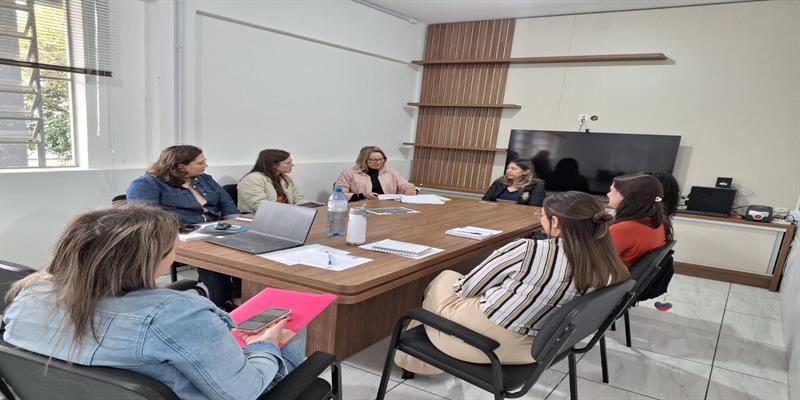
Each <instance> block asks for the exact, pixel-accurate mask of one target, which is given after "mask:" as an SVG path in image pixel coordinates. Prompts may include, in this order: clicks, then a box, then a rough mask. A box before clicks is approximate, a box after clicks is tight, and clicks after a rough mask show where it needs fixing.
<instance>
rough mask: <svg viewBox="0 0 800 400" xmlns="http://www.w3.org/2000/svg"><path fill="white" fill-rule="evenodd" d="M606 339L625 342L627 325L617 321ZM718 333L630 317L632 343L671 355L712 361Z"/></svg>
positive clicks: (707, 361) (707, 362) (633, 345)
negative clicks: (615, 327)
mask: <svg viewBox="0 0 800 400" xmlns="http://www.w3.org/2000/svg"><path fill="white" fill-rule="evenodd" d="M606 339H607V340H612V339H613V340H614V341H616V342H617V343H621V344H623V345H624V343H625V324H624V323H623V321H622V320H619V321H617V330H616V331H606ZM716 344H717V334H716V333H713V334H711V333H709V332H708V331H704V330H700V329H694V328H689V327H685V326H680V325H675V324H670V323H668V322H664V321H658V320H653V319H646V318H641V317H636V316H631V345H632V347H633V348H635V349H641V350H648V351H652V352H655V353H660V354H665V355H668V356H673V357H679V358H684V359H687V360H692V361H697V362H700V363H704V364H709V365H710V364H711V362H712V360H713V358H714V347H715V346H716Z"/></svg>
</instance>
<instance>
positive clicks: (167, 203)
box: [126, 145, 242, 311]
mask: <svg viewBox="0 0 800 400" xmlns="http://www.w3.org/2000/svg"><path fill="white" fill-rule="evenodd" d="M206 166H207V165H206V157H205V156H204V155H203V151H202V150H200V149H199V148H197V147H195V146H188V145H184V146H170V147H167V148H166V149H164V151H162V152H161V156H160V157H159V158H158V161H156V163H155V164H153V166H151V167H150V169H148V170H147V174H146V175H144V176H141V177H139V178H137V179H136V180H134V181H133V182H132V183H131V185H130V187H128V192H127V194H126V195H127V200H128V202H131V203H144V204H150V205H154V206H158V207H160V208H163V209H165V210H167V211H171V212H173V213H175V215H176V216H177V217H178V220H179V221H180V223H181V224H200V223H203V222H210V221H218V220H220V219H231V218H234V217H235V216H236V214H238V213H239V210H238V209H236V205H235V204H233V200H232V199H231V197H230V196H228V193H227V192H225V190H224V189H222V187H221V186H220V185H219V184H218V183H217V182H215V181H214V178H212V177H211V175H206V173H205V171H206ZM197 274H198V277H199V280H200V282H203V284H205V285H206V287H207V288H208V291H209V297H210V298H211V301H213V302H214V304H216V305H217V306H218V307H224V308H225V309H226V310H228V311H230V310H232V309H233V308H234V307H235V306H234V299H237V300H238V299H239V298H240V297H241V295H242V281H241V279H239V278H234V277H231V276H228V275H225V274H220V273H218V272H214V271H209V270H206V269H202V268H198V269H197Z"/></svg>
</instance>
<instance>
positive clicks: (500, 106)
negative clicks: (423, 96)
mask: <svg viewBox="0 0 800 400" xmlns="http://www.w3.org/2000/svg"><path fill="white" fill-rule="evenodd" d="M408 105H410V106H414V107H461V108H509V109H513V110H519V109H520V108H522V106H520V105H519V104H466V103H446V104H434V103H408Z"/></svg>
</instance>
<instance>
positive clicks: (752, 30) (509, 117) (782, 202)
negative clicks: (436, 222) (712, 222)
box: [494, 1, 800, 207]
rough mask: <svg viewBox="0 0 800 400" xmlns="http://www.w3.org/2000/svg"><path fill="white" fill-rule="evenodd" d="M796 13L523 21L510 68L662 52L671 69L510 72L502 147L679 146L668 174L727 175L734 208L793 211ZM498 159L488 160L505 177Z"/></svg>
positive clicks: (798, 73)
mask: <svg viewBox="0 0 800 400" xmlns="http://www.w3.org/2000/svg"><path fill="white" fill-rule="evenodd" d="M798 20H800V2H798V1H765V2H749V3H738V4H724V5H712V6H702V7H688V8H672V9H661V10H648V11H631V12H617V13H604V14H586V15H577V16H561V17H546V18H529V19H520V20H517V23H516V31H515V33H514V44H513V47H512V51H511V56H512V57H524V56H548V55H583V54H615V53H651V52H662V53H664V54H666V55H667V56H668V57H669V61H668V62H645V63H595V64H585V63H576V64H571V65H567V64H540V65H530V64H529V65H523V64H516V65H512V66H511V67H510V70H509V74H508V82H507V85H506V86H507V88H506V95H505V99H504V102H506V103H513V104H520V105H522V109H521V110H507V111H504V113H503V118H502V120H501V123H500V135H499V138H498V143H497V145H498V147H506V146H507V145H508V136H509V134H510V131H511V129H553V130H566V131H574V130H576V129H577V128H578V121H577V118H578V114H581V113H586V114H589V115H592V114H597V115H599V116H600V119H599V121H596V122H591V123H590V126H589V127H590V128H591V130H593V131H596V132H626V133H651V134H678V135H681V136H682V139H681V149H680V151H679V155H678V160H677V163H676V168H675V171H674V173H675V175H676V177H677V178H678V180H679V182H680V183H681V185H682V188H683V191H684V192H685V193H688V191H689V188H690V186H692V185H698V186H711V185H713V184H714V182H715V179H716V177H718V176H731V177H733V178H734V183H735V184H736V185H738V186H739V187H740V189H741V190H740V194H748V193H749V192H752V194H751V195H749V196H745V198H743V199H740V200H739V203H741V204H747V203H750V204H767V205H772V206H778V207H791V206H793V205H794V204H795V201H796V200H797V196H798V194H800V165H799V164H798V162H797V156H796V154H797V151H798V149H800V123H799V122H798V120H797V115H798V114H797V113H798V110H800V39H799V38H800V24H798V22H797V21H798ZM504 160H505V154H500V155H498V156H497V158H496V163H495V164H496V168H495V173H494V175H496V176H499V175H500V174H502V172H501V168H502V165H503V162H504Z"/></svg>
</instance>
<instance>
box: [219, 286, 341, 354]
mask: <svg viewBox="0 0 800 400" xmlns="http://www.w3.org/2000/svg"><path fill="white" fill-rule="evenodd" d="M334 300H336V295H333V294H329V293H325V294H316V293H304V292H295V291H294V290H283V289H273V288H266V289H264V290H262V291H261V292H260V293H259V294H257V295H255V296H253V297H252V298H251V299H250V300H247V301H246V302H244V304H242V305H241V306H239V307H237V308H236V309H235V310H233V311H232V312H231V313H230V316H231V318H232V319H233V322H235V323H237V324H238V323H240V322H242V321H245V320H247V319H248V318H250V317H252V316H254V315H256V314H258V313H260V312H263V311H265V310H267V309H270V308H288V309H290V310H292V320H291V321H289V323H288V324H286V328H287V329H289V330H291V331H292V332H295V333H296V332H299V331H300V330H301V329H303V328H305V327H306V325H308V324H309V323H310V322H311V320H313V319H314V318H316V317H317V315H319V314H320V313H321V312H322V311H323V310H325V308H326V307H328V306H329V305H330V304H331V303H333V301H334ZM233 337H234V338H236V341H237V342H238V343H239V345H240V346H242V347H244V346H245V343H244V341H243V340H242V339H240V338H239V337H238V336H236V335H233Z"/></svg>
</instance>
